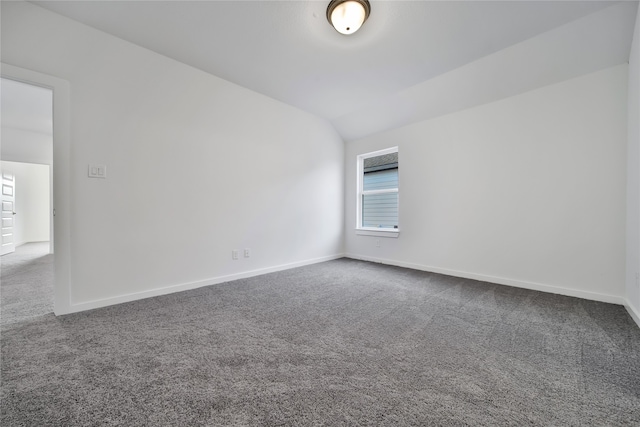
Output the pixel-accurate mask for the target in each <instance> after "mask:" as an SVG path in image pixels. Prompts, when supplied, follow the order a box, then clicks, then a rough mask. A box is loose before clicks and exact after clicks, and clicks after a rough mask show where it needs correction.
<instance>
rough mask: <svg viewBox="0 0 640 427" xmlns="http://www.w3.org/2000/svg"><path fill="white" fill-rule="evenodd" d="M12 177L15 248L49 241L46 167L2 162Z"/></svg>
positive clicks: (4, 168)
mask: <svg viewBox="0 0 640 427" xmlns="http://www.w3.org/2000/svg"><path fill="white" fill-rule="evenodd" d="M1 164H2V166H1V167H2V170H3V171H10V172H12V173H13V174H14V175H15V177H16V181H15V182H16V188H15V195H16V207H15V211H16V216H15V217H14V218H15V227H14V241H15V243H16V246H19V245H22V244H25V243H29V242H46V241H48V240H49V229H50V227H49V218H50V217H49V212H50V208H49V188H50V187H49V166H47V165H37V164H30V163H16V162H5V161H2V162H1Z"/></svg>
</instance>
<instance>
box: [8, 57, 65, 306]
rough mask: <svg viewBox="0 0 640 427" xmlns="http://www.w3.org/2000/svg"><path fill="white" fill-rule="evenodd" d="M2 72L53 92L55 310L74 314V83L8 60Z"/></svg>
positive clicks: (51, 174) (52, 235) (51, 170)
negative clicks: (72, 178) (72, 133)
mask: <svg viewBox="0 0 640 427" xmlns="http://www.w3.org/2000/svg"><path fill="white" fill-rule="evenodd" d="M0 75H1V76H2V77H3V78H6V79H11V80H16V81H19V82H23V83H28V84H30V85H34V86H41V87H45V88H47V89H51V90H52V91H53V165H52V166H51V169H50V172H49V173H50V176H51V177H52V184H51V185H52V187H51V188H52V199H53V200H52V202H53V203H52V205H51V206H50V208H51V215H52V219H53V221H52V222H51V237H52V241H53V245H54V248H53V251H54V253H55V256H54V261H53V262H54V271H55V273H54V284H53V289H54V300H53V312H54V313H55V315H56V316H58V315H61V314H67V313H71V312H72V310H71V259H72V257H71V254H72V248H71V185H70V183H71V132H70V110H71V107H70V85H69V82H68V81H66V80H63V79H60V78H57V77H53V76H49V75H47V74H42V73H39V72H36V71H32V70H27V69H25V68H20V67H15V66H13V65H9V64H5V63H0ZM54 212H55V214H54ZM54 235H55V239H54V238H53V237H54Z"/></svg>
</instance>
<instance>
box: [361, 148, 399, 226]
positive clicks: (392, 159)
mask: <svg viewBox="0 0 640 427" xmlns="http://www.w3.org/2000/svg"><path fill="white" fill-rule="evenodd" d="M357 211H358V218H357V225H356V228H357V229H358V230H364V231H375V232H382V233H395V234H396V235H397V233H398V147H393V148H389V149H386V150H381V151H376V152H373V153H367V154H361V155H359V156H358V208H357ZM362 234H369V233H362Z"/></svg>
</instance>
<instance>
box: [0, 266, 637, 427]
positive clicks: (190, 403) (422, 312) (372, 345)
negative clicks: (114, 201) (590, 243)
mask: <svg viewBox="0 0 640 427" xmlns="http://www.w3.org/2000/svg"><path fill="white" fill-rule="evenodd" d="M1 398H2V402H1V403H2V417H1V419H0V421H2V425H3V426H23V425H24V426H40V425H51V426H56V425H60V426H62V425H64V426H75V425H83V426H92V425H95V426H97V425H122V426H196V425H212V426H220V425H264V426H306V425H314V426H316V425H317V426H319V425H327V426H340V425H345V426H352V425H353V426H356V425H372V426H402V425H442V426H463V425H480V426H483V425H484V426H489V425H491V426H494V425H509V426H524V425H536V426H548V425H554V426H565V425H566V426H586V425H613V426H616V425H620V426H621V425H638V424H640V329H639V328H638V327H637V326H636V325H635V324H634V323H633V321H632V320H631V319H630V317H629V316H628V314H627V313H626V311H625V310H624V308H623V307H620V306H615V305H610V304H603V303H597V302H592V301H586V300H580V299H576V298H569V297H563V296H557V295H550V294H545V293H540V292H533V291H527V290H522V289H517V288H510V287H506V286H499V285H493V284H488V283H483V282H477V281H473V280H465V279H459V278H453V277H448V276H442V275H438V274H431V273H425V272H420V271H414V270H409V269H402V268H396V267H389V266H383V265H377V264H371V263H366V262H360V261H354V260H348V259H340V260H336V261H330V262H325V263H321V264H316V265H312V266H307V267H302V268H297V269H292V270H288V271H284V272H279V273H273V274H268V275H264V276H260V277H254V278H250V279H245V280H238V281H234V282H230V283H225V284H221V285H217V286H211V287H207V288H201V289H197V290H193V291H189V292H183V293H179V294H173V295H168V296H162V297H156V298H151V299H147V300H143V301H137V302H133V303H128V304H122V305H118V306H114V307H107V308H104V309H99V310H93V311H90V312H84V313H79V314H74V315H69V316H65V317H61V318H56V317H54V316H53V315H51V314H49V315H43V316H40V317H37V318H32V319H26V320H24V321H21V322H15V323H10V324H6V325H4V326H3V330H2V394H1Z"/></svg>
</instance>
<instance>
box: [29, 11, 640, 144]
mask: <svg viewBox="0 0 640 427" xmlns="http://www.w3.org/2000/svg"><path fill="white" fill-rule="evenodd" d="M33 3H35V4H37V5H40V6H42V7H44V8H46V9H49V10H51V11H54V12H56V13H59V14H61V15H65V16H67V17H69V18H72V19H74V20H77V21H80V22H82V23H84V24H86V25H89V26H91V27H95V28H97V29H99V30H102V31H105V32H107V33H109V34H112V35H114V36H116V37H119V38H122V39H124V40H127V41H130V42H132V43H135V44H137V45H140V46H143V47H145V48H148V49H150V50H153V51H155V52H157V53H160V54H162V55H165V56H168V57H170V58H173V59H176V60H178V61H181V62H183V63H185V64H188V65H191V66H193V67H196V68H199V69H201V70H203V71H206V72H208V73H211V74H213V75H216V76H218V77H221V78H223V79H226V80H229V81H231V82H234V83H236V84H238V85H241V86H244V87H246V88H248V89H251V90H254V91H256V92H259V93H262V94H264V95H267V96H270V97H272V98H275V99H278V100H280V101H282V102H285V103H287V104H290V105H293V106H295V107H298V108H300V109H302V110H306V111H308V112H310V113H313V114H316V115H318V116H321V117H324V118H326V119H327V120H329V121H331V122H332V123H333V125H334V126H335V127H336V129H337V130H338V132H339V133H340V134H341V135H342V136H343V138H344V139H345V140H351V139H356V138H360V137H363V136H366V135H369V134H371V133H374V132H380V131H384V130H386V129H391V128H395V127H398V126H402V125H405V124H408V123H411V122H415V121H418V120H424V119H426V118H430V117H435V116H438V115H442V114H446V113H449V112H452V111H456V110H459V109H463V108H469V107H472V106H474V105H479V104H482V103H486V102H491V101H494V100H497V99H500V98H503V97H506V96H511V95H515V94H517V93H521V92H523V91H526V90H531V89H534V88H536V87H540V86H542V85H546V84H551V83H554V82H558V81H561V80H564V79H567V78H571V77H575V76H578V75H581V74H585V73H588V72H592V71H596V70H599V69H603V68H606V67H609V66H613V65H617V64H621V63H624V62H626V61H627V60H628V58H629V49H630V45H631V38H632V35H633V28H634V23H635V16H636V12H635V11H636V8H637V2H611V1H390V0H388V1H380V0H370V3H371V16H370V18H369V20H368V21H367V22H366V23H365V24H364V26H363V27H362V28H361V29H360V31H358V32H357V33H355V34H353V35H351V36H344V35H341V34H339V33H338V32H336V31H335V30H334V29H333V28H332V27H331V26H330V24H329V23H328V22H327V20H326V16H325V13H326V8H327V4H328V0H325V1H296V0H292V1H264V0H263V1H99V0H98V1H34V2H33Z"/></svg>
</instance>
